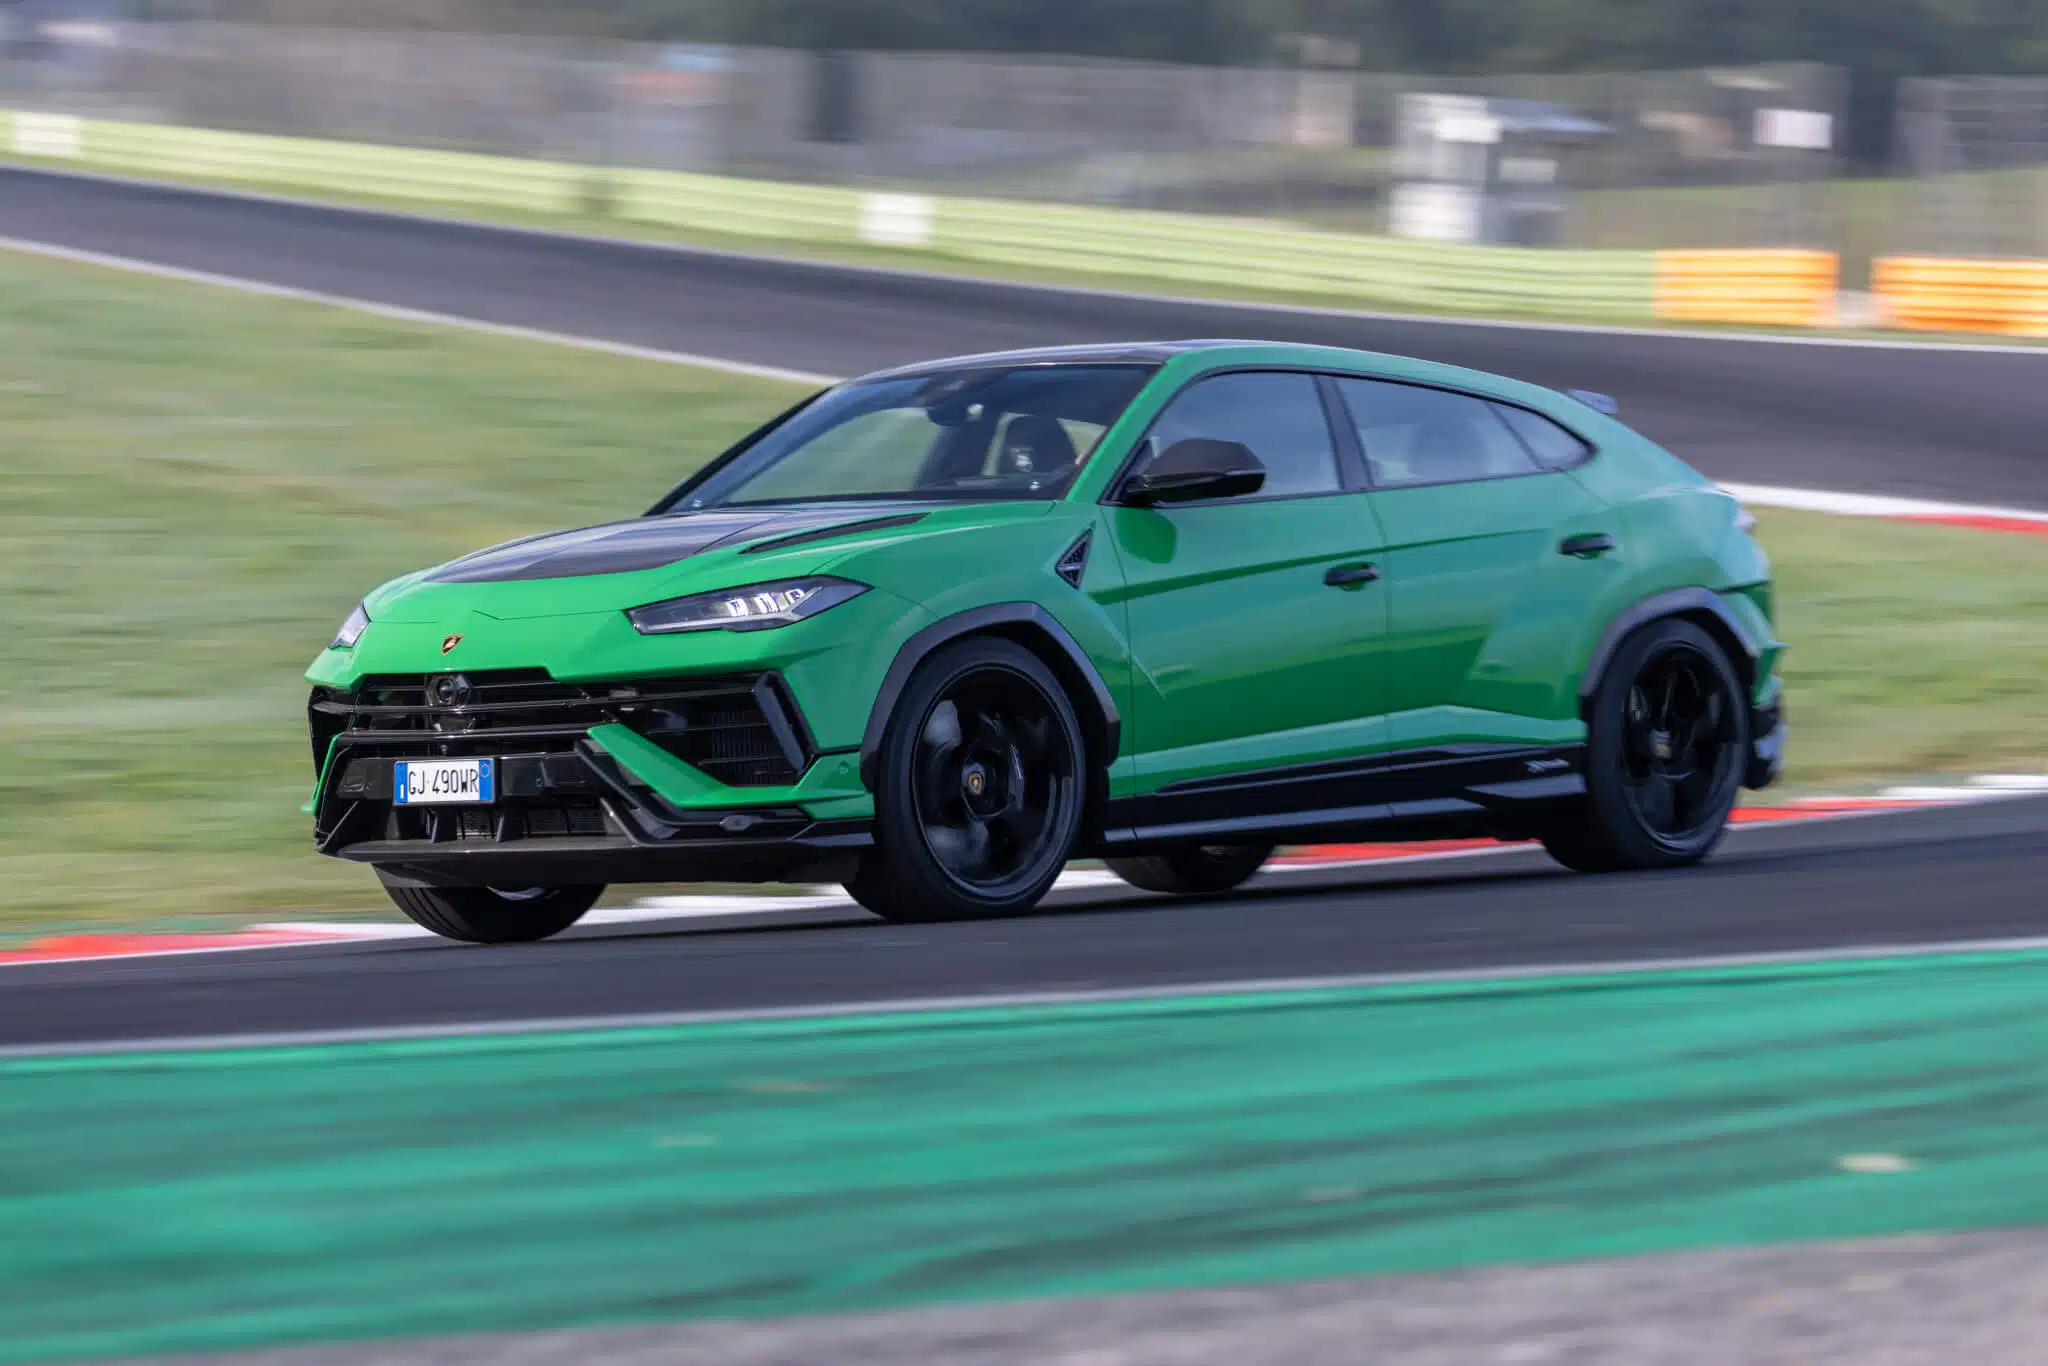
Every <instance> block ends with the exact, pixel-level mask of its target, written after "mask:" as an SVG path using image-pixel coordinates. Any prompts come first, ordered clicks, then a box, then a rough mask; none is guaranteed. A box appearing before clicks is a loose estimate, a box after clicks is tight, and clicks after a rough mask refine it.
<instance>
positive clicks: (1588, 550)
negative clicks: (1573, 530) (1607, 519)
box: [1557, 535, 1614, 560]
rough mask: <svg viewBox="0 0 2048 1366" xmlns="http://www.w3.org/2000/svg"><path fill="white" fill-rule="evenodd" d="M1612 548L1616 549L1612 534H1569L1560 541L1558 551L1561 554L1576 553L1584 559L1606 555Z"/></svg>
mask: <svg viewBox="0 0 2048 1366" xmlns="http://www.w3.org/2000/svg"><path fill="white" fill-rule="evenodd" d="M1612 549H1614V538H1613V537H1612V536H1600V535H1594V536H1567V537H1565V538H1564V540H1563V541H1562V542H1560V543H1559V545H1558V547H1557V553H1558V554H1560V555H1576V556H1577V557H1578V558H1580V559H1582V560H1590V559H1592V558H1593V557H1594V556H1596V555H1605V554H1606V553H1607V552H1608V551H1610V550H1612Z"/></svg>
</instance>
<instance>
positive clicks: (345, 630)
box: [327, 603, 370, 650]
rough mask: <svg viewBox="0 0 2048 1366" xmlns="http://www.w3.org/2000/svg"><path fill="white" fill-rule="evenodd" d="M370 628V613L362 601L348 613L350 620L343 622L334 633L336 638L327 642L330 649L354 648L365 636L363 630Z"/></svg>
mask: <svg viewBox="0 0 2048 1366" xmlns="http://www.w3.org/2000/svg"><path fill="white" fill-rule="evenodd" d="M369 629H370V614H369V613H368V612H365V611H364V610H363V605H362V604H361V603H357V604H356V610H355V611H353V612H350V613H349V614H348V620H347V621H344V622H343V623H341V629H340V630H339V631H336V632H335V633H334V639H333V640H330V641H328V642H327V648H328V649H330V650H353V649H355V647H356V642H357V641H359V640H361V639H362V638H363V632H365V631H367V630H369Z"/></svg>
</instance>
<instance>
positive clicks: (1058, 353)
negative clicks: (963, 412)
mask: <svg viewBox="0 0 2048 1366" xmlns="http://www.w3.org/2000/svg"><path fill="white" fill-rule="evenodd" d="M1207 353H1214V362H1215V363H1216V364H1218V365H1281V366H1289V367H1300V368H1302V369H1308V370H1340V371H1343V370H1348V371H1353V372H1355V373H1358V374H1361V375H1376V376H1382V377H1385V378H1388V379H1405V380H1412V381H1417V382H1420V383H1423V384H1441V385H1446V386H1450V387H1455V388H1477V389H1481V390H1483V391H1486V392H1490V393H1493V394H1496V395H1500V396H1503V397H1509V398H1514V399H1520V400H1523V401H1529V400H1532V399H1537V398H1538V396H1539V395H1540V400H1539V401H1543V402H1544V406H1549V404H1548V402H1547V401H1549V400H1555V399H1557V398H1558V397H1559V396H1558V394H1557V393H1556V391H1554V390H1549V389H1544V388H1541V387H1539V386H1537V385H1533V384H1526V383H1523V382H1522V381H1519V380H1515V379H1510V378H1508V377H1507V376H1505V375H1496V374H1490V373H1488V372H1486V371H1483V370H1468V369H1465V368H1463V367H1461V366H1456V365H1444V364H1441V363H1439V362H1437V361H1427V360H1419V359H1416V358H1415V357H1413V356H1397V355H1392V354H1390V353H1387V352H1383V351H1362V350H1354V349H1352V348H1350V347H1342V346H1313V345H1308V344H1306V343H1300V342H1281V341H1270V340H1266V341H1261V340H1256V339H1250V338H1239V337H1195V338H1184V339H1180V340H1170V341H1129V342H1101V343H1095V344H1092V345H1085V346H1038V347H1028V348H1024V349H1021V350H1016V351H988V352H982V353H979V354H975V355H966V356H947V357H944V358H941V359H936V360H928V361H919V362H918V363H916V364H914V365H903V366H898V367H895V368H893V369H888V370H877V371H875V372H874V373H873V374H869V375H863V376H861V379H863V380H871V379H899V378H905V377H910V376H916V375H927V374H934V373H937V372H939V371H943V370H957V369H962V368H972V367H981V366H1000V365H1056V364H1069V365H1075V364H1083V365H1085V364H1091V363H1092V364H1117V363H1124V364H1146V365H1161V364H1164V363H1166V362H1167V361H1170V360H1173V359H1175V358H1176V357H1182V356H1204V355H1206V354H1207Z"/></svg>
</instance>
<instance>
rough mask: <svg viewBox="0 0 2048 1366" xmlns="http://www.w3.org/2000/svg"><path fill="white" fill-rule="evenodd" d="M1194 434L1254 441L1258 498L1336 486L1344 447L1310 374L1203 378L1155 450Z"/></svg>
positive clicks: (1177, 401)
mask: <svg viewBox="0 0 2048 1366" xmlns="http://www.w3.org/2000/svg"><path fill="white" fill-rule="evenodd" d="M1496 425H1497V424H1496ZM1191 437H1206V438H1209V439H1210V440H1214V441H1236V442H1241V443H1242V444H1244V445H1245V446H1248V447H1250V448H1251V453H1252V454H1253V455H1255V456H1257V457H1258V458H1259V463H1260V464H1262V465H1264V466H1265V467H1266V482H1265V484H1264V486H1263V487H1261V488H1260V490H1259V493H1258V495H1257V496H1258V497H1261V498H1285V497H1288V496H1289V495H1293V494H1304V493H1330V492H1334V491H1335V490H1336V488H1337V450H1336V447H1335V445H1334V444H1333V443H1332V442H1331V440H1330V424H1329V420H1328V419H1327V418H1326V417H1324V415H1323V400H1322V398H1321V396H1320V395H1318V394H1317V392H1316V382H1315V380H1314V378H1312V377H1311V376H1308V375H1301V374H1289V373H1284V372H1280V371H1270V370H1255V371H1247V372H1245V373H1243V374H1235V375H1216V376H1213V377H1211V378H1209V379H1200V380H1196V381H1195V382H1194V383H1193V384H1190V385H1189V386H1188V387H1187V388H1185V389H1183V390H1181V392H1180V393H1179V394H1178V395H1176V396H1175V398H1174V400H1173V401H1172V402H1171V403H1169V404H1167V405H1166V411H1165V412H1163V413H1161V414H1160V415H1159V420H1158V421H1157V422H1155V423H1153V424H1152V433H1151V442H1152V449H1153V451H1154V453H1161V452H1164V451H1165V450H1167V448H1169V447H1170V446H1172V445H1173V444H1174V443H1175V442H1177V441H1184V440H1187V439H1189V438H1191Z"/></svg>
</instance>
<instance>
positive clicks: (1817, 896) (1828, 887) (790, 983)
mask: <svg viewBox="0 0 2048 1366" xmlns="http://www.w3.org/2000/svg"><path fill="white" fill-rule="evenodd" d="M2044 832H2048V797H2025V798H2014V799H2006V800H2000V801H1994V802H1987V803H1984V804H1981V805H1970V806H1963V807H1949V808H1940V809H1931V810H1919V811H1910V812H1898V813H1885V814H1879V815H1867V816H1855V817H1850V818H1845V819H1840V820H1829V821H1821V822H1814V823H1810V824H1796V825H1771V826H1760V827H1747V828H1739V829H1737V830H1735V831H1733V832H1731V833H1730V835H1729V837H1728V839H1727V841H1726V842H1725V843H1724V844H1723V846H1722V847H1721V849H1720V851H1719V852H1718V853H1717V854H1716V855H1715V857H1714V858H1713V859H1712V861H1711V862H1709V863H1707V864H1706V865H1704V866H1703V867H1700V868H1696V869H1691V870H1686V871H1682V872H1676V873H1667V874H1632V875H1624V876H1613V877H1583V876H1575V875H1572V874H1569V873H1566V872H1564V871H1563V870H1562V869H1559V868H1558V867H1557V866H1556V865H1555V864H1553V863H1551V862H1550V861H1549V859H1548V858H1547V857H1545V856H1544V855H1543V854H1542V853H1541V852H1540V851H1537V850H1512V851H1504V852H1501V853H1498V854H1489V855H1486V856H1484V857H1479V858H1467V859H1456V860H1446V861H1441V862H1434V861H1432V862H1417V863H1406V864H1395V865H1390V866H1386V867H1381V868H1373V869H1366V870H1362V871H1361V870H1358V869H1350V870H1344V871H1335V870H1333V871H1331V872H1328V873H1324V874H1295V875H1290V876H1288V877H1286V878H1285V879H1278V878H1275V879H1267V880H1264V882H1263V883H1258V882H1255V883H1254V884H1252V885H1251V886H1250V887H1249V888H1248V889H1246V890H1245V891H1243V892H1241V893H1239V894H1238V895H1236V896H1233V897H1222V898H1214V899H1200V900H1187V901H1170V900H1166V899H1162V898H1156V897H1151V896H1147V895H1144V894H1142V893H1134V892H1133V893H1123V894H1118V893H1114V892H1102V891H1097V892H1093V893H1092V894H1087V895H1069V896H1062V897H1057V898H1055V900H1054V901H1053V902H1052V903H1051V904H1049V905H1048V907H1047V908H1045V909H1044V910H1042V911H1040V912H1039V913H1038V914H1036V915H1033V916H1030V917H1026V918H1024V919H1019V920H1007V921H995V922H985V923H979V924H964V925H937V926H894V925H887V924H883V923H881V922H879V921H876V920H873V919H871V918H869V917H868V916H866V915H865V914H863V913H860V912H857V911H854V912H847V913H831V914H821V913H818V912H809V913H802V912H799V913H792V914H790V915H787V916H784V917H768V918H760V917H754V918H748V919H745V920H740V919H731V920H726V921H723V922H718V921H699V922H687V923H684V924H681V925H678V924H677V923H675V922H667V923H656V924H651V925H650V924H642V925H637V926H635V925H622V926H610V927H603V928H590V929H582V930H576V931H572V932H570V934H568V935H566V936H564V937H563V938H560V939H557V940H554V941H552V942H549V943H545V944H538V945H529V946H523V947H517V948H471V947H466V946H461V945H456V944H451V943H444V942H441V941H433V940H424V939H421V940H395V941H385V942H381V943H366V944H351V945H344V946H323V947H320V948H299V949H275V950H261V951H250V952H237V953H228V954H218V955H199V956H191V957H184V956H170V957H159V958H139V959H127V960H118V961H111V962H91V963H76V964H50V965H47V966H31V967H13V968H8V969H6V972H5V977H4V990H0V1048H10V1047H11V1048H15V1049H19V1048H22V1047H24V1046H27V1047H35V1046H49V1045H66V1044H84V1043H103V1044H105V1043H116V1042H120V1041H134V1042H136V1043H149V1044H154V1043H159V1042H163V1041H168V1040H173V1039H182V1040H192V1039H218V1038H225V1037H231V1036H245V1035H269V1034H292V1033H298V1032H324V1031H355V1030H389V1029H407V1028H417V1027H445V1026H476V1025H484V1026H502V1027H516V1026H518V1025H520V1024H522V1023H528V1024H533V1025H536V1026H542V1025H547V1026H553V1025H559V1024H562V1023H566V1022H574V1023H577V1024H591V1023H598V1022H600V1021H601V1020H603V1019H612V1018H617V1017H623V1016H636V1015H659V1014H666V1013H683V1012H697V1011H706V1012H724V1011H773V1010H792V1009H794V1010H801V1009H804V1008H808V1007H834V1008H877V1007H884V1006H891V1005H895V1006H905V1005H913V1004H919V1003H928V1002H932V1001H936V1000H960V999H963V998H994V997H1015V996H1020V995H1033V994H1057V993H1081V994H1087V993H1103V992H1115V991H1119V990H1124V989H1132V988H1137V989H1145V988H1153V989H1167V990H1199V989H1203V988H1217V987H1232V988H1242V987H1244V986H1245V985H1247V984H1252V983H1258V984H1266V983H1272V984H1278V983H1283V982H1300V981H1305V980H1311V979H1327V978H1330V977H1335V976H1343V975H1372V974H1394V973H1417V972H1435V971H1461V970H1489V969H1503V968H1538V969H1540V968H1569V967H1579V966H1588V965H1600V964H1623V963H1637V962H1642V961H1646V960H1670V959H1691V958H1699V957H1716V956H1731V955H1744V954H1777V953H1807V952H1823V951H1828V950H1838V949H1865V950H1873V949H1883V948H1893V947H1901V946H1905V947H1915V946H1925V945H1929V944H1935V943H1964V942H1982V941H1988V940H2010V939H2021V938H2029V937H2038V936H2041V935H2043V934H2044V932H2048V900H2044V897H2043V893H2042V889H2043V888H2044V887H2048V838H2043V835H2044Z"/></svg>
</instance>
